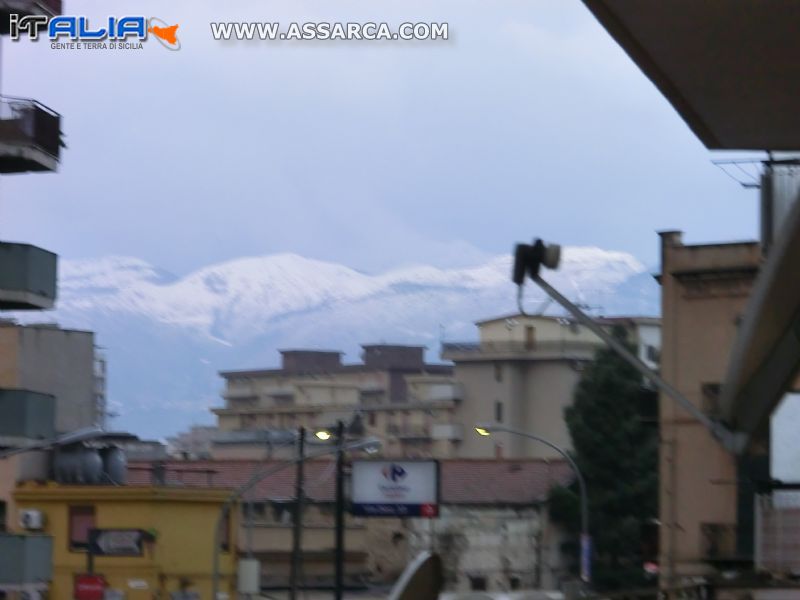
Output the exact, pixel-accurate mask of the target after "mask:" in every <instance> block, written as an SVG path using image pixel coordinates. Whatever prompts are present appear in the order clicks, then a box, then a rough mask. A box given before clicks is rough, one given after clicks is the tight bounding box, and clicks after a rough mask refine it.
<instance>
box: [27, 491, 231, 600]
mask: <svg viewBox="0 0 800 600" xmlns="http://www.w3.org/2000/svg"><path fill="white" fill-rule="evenodd" d="M230 493H231V490H227V489H182V488H177V487H171V488H170V487H156V486H130V485H122V486H92V485H59V484H55V483H45V484H36V483H27V484H23V485H21V486H20V487H18V488H17V489H16V490H15V492H14V497H15V500H16V504H17V511H18V514H17V522H19V515H20V514H21V513H22V512H23V511H28V514H31V512H30V511H33V514H37V515H41V520H40V521H39V525H37V526H36V527H35V531H25V533H27V534H35V535H46V536H50V537H51V538H52V581H51V582H50V585H49V587H48V590H47V597H48V598H51V599H52V600H71V599H72V598H73V597H74V589H75V583H76V578H77V577H78V576H80V575H83V574H86V573H87V572H88V568H89V563H88V562H87V548H88V543H89V537H88V536H89V530H90V529H93V528H97V529H104V530H135V531H140V532H143V538H144V541H142V542H141V543H140V548H139V549H140V553H138V554H137V553H136V552H135V551H134V552H131V554H133V555H131V556H100V555H98V556H95V557H94V558H93V563H94V564H93V571H92V572H93V573H94V574H96V575H99V576H101V577H102V579H103V581H104V585H105V587H106V589H107V592H106V593H107V594H111V596H112V597H124V598H126V599H127V600H137V599H138V600H151V599H152V598H154V597H157V598H181V599H182V600H184V599H188V598H197V599H199V598H210V597H211V595H212V594H211V571H210V566H211V564H212V551H213V547H214V544H213V542H214V524H215V523H216V520H217V516H218V515H219V513H220V509H221V508H222V505H223V503H224V502H225V500H226V499H227V498H228V496H229V495H230ZM236 524H237V522H236V515H235V514H234V515H232V516H231V521H230V523H228V525H227V530H226V531H227V534H226V535H223V536H222V538H223V540H222V546H221V548H220V574H221V580H220V581H221V585H220V589H221V591H223V592H224V593H226V594H228V597H229V598H235V597H236V591H235V590H236V588H235V585H236V584H235V574H236V566H235V565H236V551H235V544H236V538H235V535H236V531H237V526H236ZM226 537H227V539H226ZM106 597H109V596H108V595H106Z"/></svg>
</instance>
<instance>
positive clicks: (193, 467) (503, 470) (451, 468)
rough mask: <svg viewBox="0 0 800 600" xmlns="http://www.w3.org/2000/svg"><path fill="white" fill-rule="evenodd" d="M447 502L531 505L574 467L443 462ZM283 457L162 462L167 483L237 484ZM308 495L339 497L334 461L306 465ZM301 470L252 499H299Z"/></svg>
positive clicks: (143, 476) (144, 476) (136, 466)
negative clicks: (297, 477)
mask: <svg viewBox="0 0 800 600" xmlns="http://www.w3.org/2000/svg"><path fill="white" fill-rule="evenodd" d="M439 462H440V465H441V497H442V503H443V504H461V505H476V504H477V505H480V504H489V505H496V504H502V505H529V504H536V503H539V502H543V501H545V500H546V499H547V496H548V492H549V490H550V488H552V487H554V486H556V485H566V484H569V483H570V482H571V481H572V479H573V475H572V470H571V469H570V467H569V465H568V464H567V463H566V461H563V460H534V459H527V460H495V459H453V460H441V461H439ZM282 463H283V461H256V460H198V461H180V460H171V461H166V462H164V463H162V464H163V465H164V469H165V481H166V483H167V487H168V488H169V487H172V486H181V487H186V488H205V487H209V486H222V487H229V488H236V487H239V486H241V485H243V484H244V483H245V482H247V481H248V480H249V479H250V478H251V477H252V476H253V474H254V473H256V472H258V471H262V470H267V469H269V468H271V467H272V466H274V465H278V464H282ZM152 469H153V463H150V462H132V463H131V464H130V474H129V478H128V480H129V483H130V484H131V485H145V484H148V483H150V481H151V476H152ZM305 477H306V494H307V495H308V497H309V499H311V500H314V501H318V502H333V500H334V497H335V495H334V492H335V489H334V484H335V476H334V462H333V460H327V459H318V460H309V461H308V462H307V463H306V465H305ZM294 482H295V469H294V467H292V466H289V467H287V468H286V469H284V470H282V471H280V472H278V473H276V474H274V475H272V476H270V477H267V478H266V479H264V480H262V481H261V482H260V483H259V484H258V485H257V486H256V488H255V489H254V492H253V494H252V496H248V497H250V498H259V499H276V500H278V499H286V498H292V497H294Z"/></svg>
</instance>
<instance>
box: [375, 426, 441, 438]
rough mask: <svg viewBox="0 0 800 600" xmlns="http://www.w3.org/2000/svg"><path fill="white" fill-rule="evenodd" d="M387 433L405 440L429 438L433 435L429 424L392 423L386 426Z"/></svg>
mask: <svg viewBox="0 0 800 600" xmlns="http://www.w3.org/2000/svg"><path fill="white" fill-rule="evenodd" d="M386 433H387V435H392V436H395V437H398V438H400V439H405V440H415V439H416V440H420V439H429V438H430V437H431V430H430V427H428V426H427V425H396V424H393V423H390V424H389V425H387V426H386Z"/></svg>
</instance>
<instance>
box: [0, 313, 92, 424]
mask: <svg viewBox="0 0 800 600" xmlns="http://www.w3.org/2000/svg"><path fill="white" fill-rule="evenodd" d="M0 388H2V389H20V390H29V391H32V392H38V393H41V394H49V395H52V396H55V398H56V415H55V429H56V431H57V432H58V433H66V432H68V431H74V430H76V429H80V428H83V427H91V426H93V425H102V423H103V420H104V417H105V361H104V359H103V358H102V357H101V356H100V355H96V350H95V344H94V333H92V332H90V331H76V330H72V329H61V328H60V327H58V326H56V325H49V324H48V325H20V324H18V323H16V322H15V321H11V320H6V321H0Z"/></svg>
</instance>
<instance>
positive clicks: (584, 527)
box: [475, 423, 592, 583]
mask: <svg viewBox="0 0 800 600" xmlns="http://www.w3.org/2000/svg"><path fill="white" fill-rule="evenodd" d="M497 432H503V433H510V434H511V435H518V436H521V437H525V438H528V439H531V440H535V441H537V442H541V443H542V444H544V445H545V446H549V447H550V448H552V449H553V450H555V451H556V452H558V453H559V454H560V455H561V456H563V457H564V458H565V459H567V462H568V463H569V465H570V466H571V467H572V470H573V471H574V472H575V477H576V478H577V480H578V488H579V490H580V495H581V547H580V552H579V555H578V564H579V565H580V567H581V579H582V580H583V581H584V583H589V582H590V581H591V578H592V575H591V561H590V558H591V540H592V538H591V536H590V535H589V501H588V497H587V494H586V481H584V479H583V475H582V474H581V471H580V469H578V465H577V464H576V463H575V461H574V460H573V459H572V457H571V456H570V455H569V454H568V453H567V451H566V450H564V449H563V448H560V447H558V446H556V445H555V444H554V443H553V442H551V441H549V440H546V439H544V438H543V437H539V436H538V435H534V434H532V433H528V432H526V431H518V430H516V429H511V428H510V427H506V426H505V425H500V424H499V423H492V424H488V423H478V424H476V425H475V433H477V434H478V435H480V436H483V437H488V436H490V435H492V434H493V433H497Z"/></svg>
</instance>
